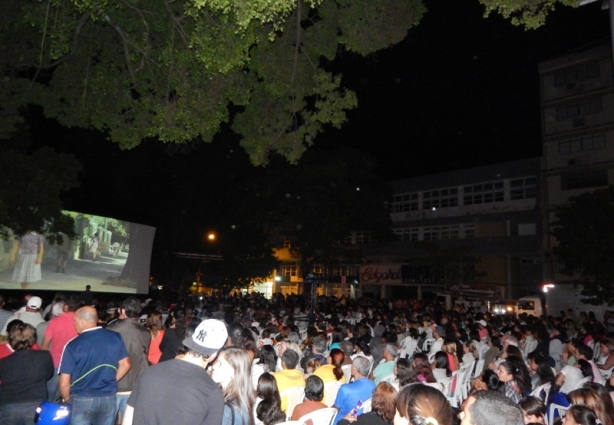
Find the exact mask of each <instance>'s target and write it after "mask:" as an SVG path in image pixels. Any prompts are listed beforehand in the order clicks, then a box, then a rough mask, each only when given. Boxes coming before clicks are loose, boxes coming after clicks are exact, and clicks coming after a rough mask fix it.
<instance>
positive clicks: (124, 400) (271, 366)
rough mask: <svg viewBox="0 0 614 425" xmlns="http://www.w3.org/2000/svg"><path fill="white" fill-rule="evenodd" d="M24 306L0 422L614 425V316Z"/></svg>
mask: <svg viewBox="0 0 614 425" xmlns="http://www.w3.org/2000/svg"><path fill="white" fill-rule="evenodd" d="M23 301H24V302H23V306H22V307H19V308H17V309H16V311H8V310H5V309H2V307H3V305H4V299H3V297H2V296H0V329H2V335H3V336H4V337H5V338H6V341H4V343H3V344H0V423H1V424H7V425H12V424H32V423H34V420H35V417H36V412H37V408H38V410H39V411H40V407H39V406H41V403H43V402H44V401H48V402H54V404H46V406H49V405H51V406H62V405H68V406H70V410H71V416H70V423H71V424H73V425H82V424H90V425H112V424H121V423H123V424H124V425H131V424H136V425H140V424H146V425H149V424H151V425H154V424H159V425H162V424H178V425H182V424H186V425H188V424H189V425H194V424H206V425H275V424H280V423H282V422H286V421H290V420H292V421H298V422H296V424H297V425H298V424H305V425H320V424H323V425H333V424H334V425H349V423H351V422H356V423H357V424H358V425H393V424H394V425H410V424H411V425H452V424H455V425H458V424H461V425H522V424H542V425H546V424H548V425H550V424H552V423H554V422H555V421H558V420H560V421H562V423H563V425H576V424H577V425H614V403H613V400H614V376H613V375H612V371H613V369H614V314H612V313H610V312H609V313H607V314H606V317H605V318H603V320H602V321H598V320H597V319H596V318H595V317H594V316H593V315H590V314H589V315H585V314H581V315H577V317H576V314H575V312H574V311H573V310H569V311H567V312H561V313H560V314H559V315H558V316H548V317H545V316H544V317H533V316H528V317H527V316H524V315H521V316H520V317H516V316H515V315H505V316H497V315H492V314H490V313H489V312H487V311H486V308H485V305H483V304H481V303H476V304H475V305H474V304H473V303H467V305H457V306H456V307H455V310H451V311H446V310H445V309H443V307H442V306H440V305H438V304H435V303H422V302H419V301H396V302H393V301H391V300H373V299H358V300H354V299H346V298H341V299H339V298H334V297H320V298H319V299H317V300H314V299H310V298H306V297H301V296H295V295H291V296H282V295H280V294H278V295H276V296H274V297H273V299H272V300H267V299H265V298H263V297H262V296H261V295H259V294H249V295H245V296H234V297H232V296H226V297H208V296H204V297H203V296H200V297H196V296H194V297H188V298H185V299H181V300H178V301H176V302H172V303H167V302H164V301H162V300H151V299H148V300H139V299H138V298H136V297H128V298H127V299H125V300H122V301H119V302H107V303H104V305H103V303H99V302H97V301H96V300H94V299H92V298H91V297H87V298H86V299H84V298H83V297H79V296H77V295H66V294H61V293H59V294H56V296H55V298H54V299H53V300H49V302H46V303H45V302H43V300H42V299H41V298H40V297H38V296H32V295H28V296H26V297H25V298H24V300H23ZM316 301H317V302H316ZM43 307H44V308H43Z"/></svg>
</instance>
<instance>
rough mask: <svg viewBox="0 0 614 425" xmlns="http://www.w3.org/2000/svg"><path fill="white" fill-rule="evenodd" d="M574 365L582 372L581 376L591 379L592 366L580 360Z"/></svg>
mask: <svg viewBox="0 0 614 425" xmlns="http://www.w3.org/2000/svg"><path fill="white" fill-rule="evenodd" d="M576 365H577V367H578V368H579V369H580V370H581V371H582V376H584V377H585V378H588V377H590V378H591V379H593V366H591V364H590V363H589V362H588V361H587V360H584V359H580V360H578V361H577V363H576Z"/></svg>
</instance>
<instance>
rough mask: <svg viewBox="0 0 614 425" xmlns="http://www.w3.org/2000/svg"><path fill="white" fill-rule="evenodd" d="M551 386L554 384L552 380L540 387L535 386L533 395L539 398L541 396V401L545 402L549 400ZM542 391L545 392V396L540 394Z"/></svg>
mask: <svg viewBox="0 0 614 425" xmlns="http://www.w3.org/2000/svg"><path fill="white" fill-rule="evenodd" d="M551 386H552V384H551V383H550V382H547V383H545V384H542V385H540V386H539V387H537V388H535V389H534V390H533V391H532V392H531V396H532V397H537V398H539V399H540V400H541V401H543V402H544V403H545V402H546V400H548V395H549V394H550V387H551ZM542 391H543V392H544V397H543V398H542V397H541V396H540V394H541V392H542Z"/></svg>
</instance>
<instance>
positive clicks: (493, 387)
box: [471, 369, 502, 393]
mask: <svg viewBox="0 0 614 425" xmlns="http://www.w3.org/2000/svg"><path fill="white" fill-rule="evenodd" d="M501 386H502V384H501V381H500V380H499V376H498V375H497V373H496V372H495V371H493V370H490V369H486V370H483V371H482V373H480V375H479V376H478V377H477V378H475V379H472V380H471V388H472V389H471V392H472V393H473V392H475V391H484V390H490V391H499V390H500V389H501Z"/></svg>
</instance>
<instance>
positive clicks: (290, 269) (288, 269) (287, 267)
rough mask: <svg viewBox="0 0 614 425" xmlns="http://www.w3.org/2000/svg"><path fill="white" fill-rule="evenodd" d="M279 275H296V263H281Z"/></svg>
mask: <svg viewBox="0 0 614 425" xmlns="http://www.w3.org/2000/svg"><path fill="white" fill-rule="evenodd" d="M281 275H282V276H297V275H298V264H297V263H291V262H288V263H284V264H282V266H281Z"/></svg>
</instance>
